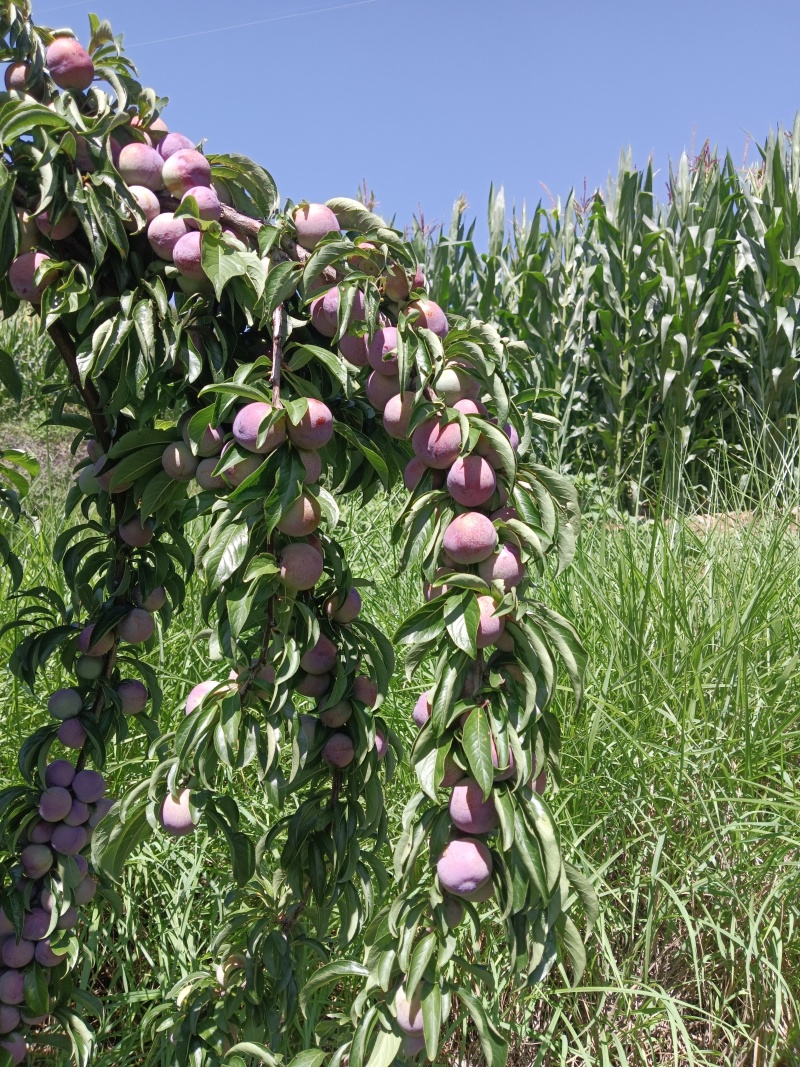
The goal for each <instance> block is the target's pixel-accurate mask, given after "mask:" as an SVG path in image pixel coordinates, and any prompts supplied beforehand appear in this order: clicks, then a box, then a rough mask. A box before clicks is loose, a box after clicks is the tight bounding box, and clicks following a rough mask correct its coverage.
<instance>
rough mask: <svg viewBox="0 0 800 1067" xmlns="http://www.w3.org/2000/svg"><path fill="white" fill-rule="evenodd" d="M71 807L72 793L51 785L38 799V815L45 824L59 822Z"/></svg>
mask: <svg viewBox="0 0 800 1067" xmlns="http://www.w3.org/2000/svg"><path fill="white" fill-rule="evenodd" d="M71 807H72V793H70V791H69V789H64V787H63V786H60V785H51V786H49V787H48V788H47V789H45V790H44V792H43V793H42V795H41V796H40V797H39V814H40V815H41V817H42V818H43V819H44V821H45V822H61V820H62V819H63V818H64V816H65V815H67V814H69V809H70V808H71Z"/></svg>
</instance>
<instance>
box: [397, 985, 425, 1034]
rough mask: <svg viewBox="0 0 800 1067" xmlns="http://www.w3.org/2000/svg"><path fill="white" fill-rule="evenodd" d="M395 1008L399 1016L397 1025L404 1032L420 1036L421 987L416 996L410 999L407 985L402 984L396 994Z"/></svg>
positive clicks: (421, 1026)
mask: <svg viewBox="0 0 800 1067" xmlns="http://www.w3.org/2000/svg"><path fill="white" fill-rule="evenodd" d="M394 1010H395V1014H396V1016H397V1025H398V1026H399V1027H400V1029H401V1030H402V1031H403V1033H404V1034H410V1035H412V1036H418V1035H419V1034H421V1033H422V1030H423V1025H422V999H421V997H420V991H419V988H417V990H416V991H415V993H414V996H413V997H411V998H410V999H409V997H408V996H407V995H406V991H405V987H404V986H400V988H399V989H398V990H397V992H396V993H395V995H394Z"/></svg>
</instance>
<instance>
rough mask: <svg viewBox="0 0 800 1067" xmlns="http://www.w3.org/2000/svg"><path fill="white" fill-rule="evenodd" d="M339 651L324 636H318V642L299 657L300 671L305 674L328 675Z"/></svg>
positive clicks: (334, 664)
mask: <svg viewBox="0 0 800 1067" xmlns="http://www.w3.org/2000/svg"><path fill="white" fill-rule="evenodd" d="M338 654H339V650H338V649H337V647H336V645H335V644H334V643H333V641H331V639H330V638H329V637H326V636H325V634H320V635H319V640H318V641H317V643H316V644H315V645H314V647H313V648H311V649H309V650H308V652H304V653H303V655H302V656H301V657H300V669H301V670H304V671H305V672H306V673H307V674H328V673H329V672H330V671H332V670H333V668H334V667H335V666H336V657H337V656H338Z"/></svg>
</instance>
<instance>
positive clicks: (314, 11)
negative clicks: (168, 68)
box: [126, 0, 378, 49]
mask: <svg viewBox="0 0 800 1067" xmlns="http://www.w3.org/2000/svg"><path fill="white" fill-rule="evenodd" d="M377 3H378V0H351V3H348V4H336V5H335V6H333V7H315V8H311V9H309V10H308V11H293V12H292V13H291V14H289V15H273V16H272V17H271V18H268V19H256V20H255V22H239V23H237V24H236V25H233V26H218V27H217V28H215V29H213V30H196V31H195V32H194V33H181V34H179V35H178V36H177V37H159V38H157V39H156V40H154V41H137V42H136V43H135V44H130V45H129V44H127V42H126V47H127V48H129V49H130V48H144V46H145V45H148V44H166V43H167V42H169V41H185V40H186V39H187V38H189V37H206V36H208V34H210V33H225V32H227V31H228V30H244V29H248V28H249V27H250V26H264V25H265V24H266V23H267V22H283V21H284V20H285V19H297V18H301V17H302V16H303V15H322V14H324V13H325V12H326V11H343V10H344V9H345V8H346V7H363V6H364V4H377Z"/></svg>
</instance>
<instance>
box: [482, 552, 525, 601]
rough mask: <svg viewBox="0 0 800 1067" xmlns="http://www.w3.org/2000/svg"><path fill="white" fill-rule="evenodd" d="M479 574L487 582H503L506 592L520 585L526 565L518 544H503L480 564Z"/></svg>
mask: <svg viewBox="0 0 800 1067" xmlns="http://www.w3.org/2000/svg"><path fill="white" fill-rule="evenodd" d="M478 574H479V575H480V576H481V578H483V580H484V581H485V582H490V583H491V582H502V583H503V591H504V592H506V593H507V592H508V591H509V589H513V588H515V586H518V585H519V583H520V582H521V581H522V579H523V578H524V577H525V567H524V566H523V563H522V560H521V558H520V550H519V548H518V547H517V545H515V544H514V543H513V542H508V543H507V544H505V545H501V546H500V550H499V551H498V552H495V553H492V555H491V556H489V558H488V559H485V560H483V562H482V563H479V564H478Z"/></svg>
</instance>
